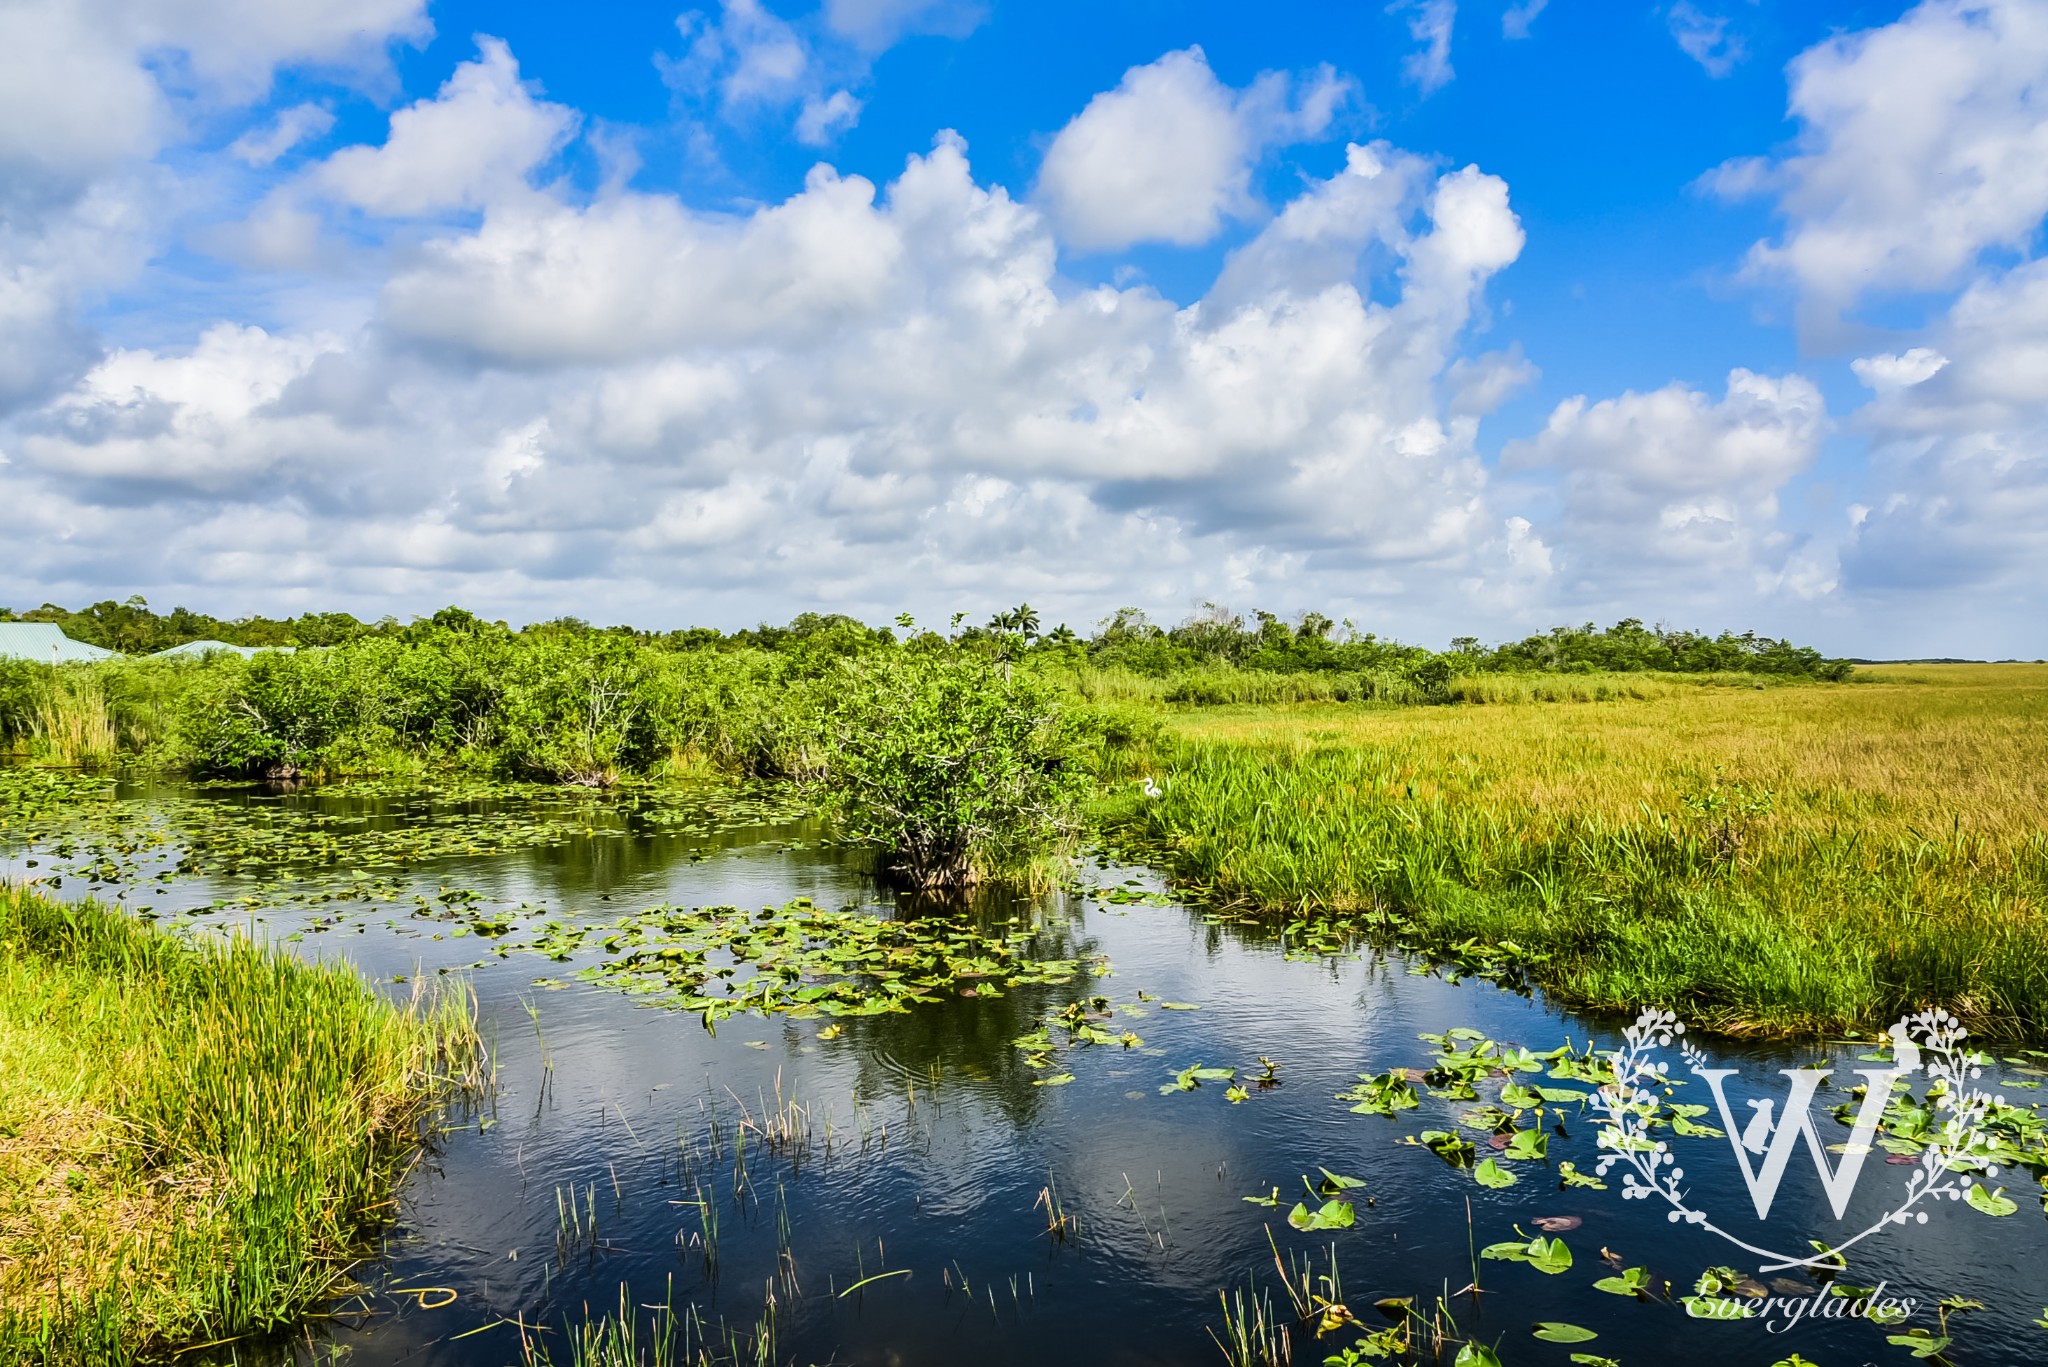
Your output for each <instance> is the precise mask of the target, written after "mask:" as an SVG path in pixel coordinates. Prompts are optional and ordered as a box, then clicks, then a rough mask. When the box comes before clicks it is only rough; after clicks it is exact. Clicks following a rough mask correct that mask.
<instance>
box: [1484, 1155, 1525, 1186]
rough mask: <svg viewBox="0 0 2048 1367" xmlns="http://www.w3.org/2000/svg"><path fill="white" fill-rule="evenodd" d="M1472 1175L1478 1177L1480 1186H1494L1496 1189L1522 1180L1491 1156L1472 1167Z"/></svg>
mask: <svg viewBox="0 0 2048 1367" xmlns="http://www.w3.org/2000/svg"><path fill="white" fill-rule="evenodd" d="M1472 1176H1473V1177H1475V1178H1477V1179H1478V1181H1479V1185H1480V1186H1482V1187H1492V1188H1494V1189H1495V1190H1496V1191H1497V1190H1499V1189H1500V1188H1502V1187H1511V1186H1513V1185H1514V1184H1515V1183H1516V1182H1518V1181H1519V1180H1521V1179H1519V1178H1517V1177H1516V1176H1515V1175H1514V1174H1513V1173H1511V1172H1509V1171H1508V1170H1507V1169H1506V1168H1504V1167H1502V1166H1501V1165H1500V1164H1498V1163H1496V1162H1494V1161H1493V1160H1492V1159H1491V1158H1487V1159H1483V1160H1481V1162H1480V1164H1479V1166H1478V1167H1476V1168H1474V1169H1472Z"/></svg>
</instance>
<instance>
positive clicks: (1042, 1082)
mask: <svg viewBox="0 0 2048 1367" xmlns="http://www.w3.org/2000/svg"><path fill="white" fill-rule="evenodd" d="M1073 1080H1074V1075H1073V1074H1072V1073H1054V1074H1053V1075H1052V1076H1051V1077H1035V1078H1033V1079H1031V1085H1032V1086H1034V1087H1064V1086H1066V1085H1067V1084H1068V1083H1069V1082H1072V1081H1073Z"/></svg>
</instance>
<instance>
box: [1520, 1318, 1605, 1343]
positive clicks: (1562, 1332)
mask: <svg viewBox="0 0 2048 1367" xmlns="http://www.w3.org/2000/svg"><path fill="white" fill-rule="evenodd" d="M1534 1332H1535V1334H1536V1337H1537V1338H1539V1339H1542V1340H1544V1341H1545V1342H1546V1343H1589V1342H1591V1341H1592V1340H1594V1339H1596V1338H1599V1337H1600V1336H1599V1335H1598V1334H1596V1333H1594V1332H1593V1331H1592V1330H1591V1329H1583V1328H1581V1327H1579V1326H1578V1325H1576V1324H1563V1323H1560V1322H1558V1321H1556V1320H1542V1321H1539V1322H1538V1323H1537V1325H1536V1329H1535V1331H1534Z"/></svg>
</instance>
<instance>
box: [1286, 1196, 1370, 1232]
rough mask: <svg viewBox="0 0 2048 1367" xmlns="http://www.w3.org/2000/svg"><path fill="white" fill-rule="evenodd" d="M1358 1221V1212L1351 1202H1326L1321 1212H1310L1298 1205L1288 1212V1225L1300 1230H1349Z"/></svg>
mask: <svg viewBox="0 0 2048 1367" xmlns="http://www.w3.org/2000/svg"><path fill="white" fill-rule="evenodd" d="M1357 1220H1358V1212H1357V1211H1356V1210H1355V1209H1353V1208H1352V1205H1351V1203H1350V1202H1349V1201H1325V1202H1323V1205H1322V1208H1321V1209H1320V1210H1313V1211H1312V1210H1310V1209H1309V1208H1308V1206H1307V1205H1306V1204H1305V1203H1304V1204H1297V1205H1296V1206H1295V1207H1294V1209H1293V1210H1290V1211H1288V1212H1287V1223H1288V1224H1290V1225H1293V1226H1294V1227H1295V1228H1296V1229H1299V1230H1316V1229H1349V1228H1351V1226H1352V1225H1353V1224H1355V1223H1357Z"/></svg>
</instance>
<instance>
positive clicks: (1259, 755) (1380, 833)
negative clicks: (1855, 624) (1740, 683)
mask: <svg viewBox="0 0 2048 1367" xmlns="http://www.w3.org/2000/svg"><path fill="white" fill-rule="evenodd" d="M1159 760H1160V763H1161V768H1162V770H1163V771H1164V772H1165V773H1166V774H1167V775H1168V776H1169V781H1168V783H1167V784H1166V789H1165V792H1164V794H1163V796H1161V797H1158V798H1156V799H1143V798H1139V797H1134V796H1125V797H1123V798H1121V799H1119V806H1118V809H1117V810H1116V811H1115V812H1113V813H1112V815H1111V817H1110V823H1111V826H1112V829H1114V830H1117V831H1119V832H1120V833H1122V834H1123V835H1124V836H1126V837H1127V838H1130V839H1131V840H1133V841H1134V842H1135V843H1138V844H1140V845H1142V846H1144V847H1145V848H1147V849H1150V850H1152V851H1155V852H1157V853H1158V856H1159V857H1160V858H1162V859H1163V860H1164V861H1165V862H1166V863H1167V864H1168V865H1169V866H1170V868H1171V869H1172V870H1173V871H1174V872H1175V873H1176V874H1177V875H1178V876H1179V877H1181V878H1182V879H1184V880H1187V881H1188V882H1191V883H1194V884H1198V885H1202V886H1205V887H1207V888H1209V889H1211V890H1212V891H1213V892H1214V893H1215V894H1216V895H1218V896H1220V897H1224V898H1227V899H1232V900H1236V901H1239V902H1242V903H1246V904H1252V905H1256V906H1260V907H1264V908H1271V909H1288V910H1294V911H1297V912H1308V913H1318V912H1341V913H1355V914H1357V915H1359V916H1360V917H1362V918H1363V919H1365V920H1367V921H1370V922H1372V923H1374V924H1375V925H1376V926H1377V927H1378V928H1379V929H1380V930H1381V931H1382V932H1383V933H1385V934H1387V935H1388V936H1391V937H1395V938H1399V939H1402V940H1405V941H1406V942H1408V943H1411V944H1414V945H1417V946H1419V947H1422V948H1425V949H1427V950H1430V951H1432V952H1436V953H1443V954H1451V955H1455V954H1456V953H1457V952H1458V947H1459V946H1461V945H1471V944H1475V943H1476V946H1477V947H1478V948H1479V949H1480V952H1481V953H1482V954H1483V953H1485V952H1486V949H1485V947H1487V946H1497V945H1500V944H1502V943H1504V942H1505V943H1507V944H1510V945H1511V946H1513V949H1512V950H1511V951H1510V952H1511V955H1512V956H1514V957H1517V958H1519V959H1521V960H1522V961H1523V962H1525V963H1526V964H1527V965H1528V966H1529V972H1530V975H1531V977H1532V978H1533V980H1534V981H1536V982H1538V983H1540V984H1542V985H1543V986H1544V987H1545V988H1547V989H1548V990H1549V991H1550V992H1551V993H1552V994H1553V995H1554V996H1556V997H1557V998H1559V999H1560V1000H1562V1001H1565V1002H1568V1003H1572V1004H1575V1005H1582V1006H1591V1007H1596V1008H1606V1009H1613V1010H1618V1011H1628V1012H1633V1011H1635V1010H1636V1009H1638V1008H1639V1007H1642V1006H1646V1005H1651V1004H1657V1005H1665V1006H1670V1007H1673V1008H1675V1009H1677V1010H1679V1011H1680V1012H1681V1013H1683V1014H1684V1015H1685V1016H1686V1017H1687V1018H1688V1019H1689V1020H1692V1021H1693V1022H1695V1023H1696V1024H1699V1025H1703V1026H1711V1027H1714V1028H1718V1029H1721V1030H1724V1031H1730V1032H1735V1033H1793V1032H1814V1031H1822V1032H1824V1031H1841V1030H1846V1029H1850V1028H1853V1027H1869V1026H1875V1025H1881V1024H1885V1023H1889V1022H1890V1021H1891V1020H1893V1019H1895V1018H1896V1017H1897V1016H1898V1015H1899V1014H1900V1013H1901V1012H1903V1011H1905V1010H1908V1009H1913V1008H1917V1007H1921V1006H1926V1005H1933V1004H1939V1005H1943V1006H1946V1007H1948V1008H1949V1009H1951V1010H1953V1011H1955V1012H1957V1014H1959V1015H1961V1016H1962V1017H1963V1018H1964V1019H1965V1020H1966V1021H1968V1022H1969V1023H1970V1025H1971V1028H1972V1029H1973V1030H1975V1031H1977V1032H1978V1033H1980V1034H1987V1035H1997V1036H2003V1037H2017V1036H2034V1037H2039V1036H2042V1035H2044V1034H2048V668H2042V667H2039V666H2029V665H1985V666H1919V667H1893V668H1888V669H1883V670H1879V671H1874V672H1873V673H1872V674H1871V676H1870V678H1869V681H1867V682H1858V683H1853V684H1817V685H1813V686H1809V687H1800V688H1772V689H1768V690H1762V691H1758V690H1753V689H1726V688H1692V687H1687V688H1674V689H1672V691H1670V692H1668V693H1661V694H1660V695H1659V696H1654V697H1648V698H1628V697H1622V698H1615V699H1611V700H1608V701H1592V702H1585V703H1542V702H1529V703H1526V704H1522V705H1514V704H1513V702H1512V700H1510V701H1509V704H1508V705H1501V706H1481V707H1450V708H1429V709H1357V708H1351V709H1340V708H1335V707H1316V706H1304V707H1291V708H1223V709H1214V710H1208V711H1203V712H1198V713H1182V714H1178V715H1176V716H1174V717H1172V718H1171V719H1170V732H1169V739H1167V740H1166V741H1165V742H1163V743H1162V745H1161V748H1160V754H1159ZM1465 952H1466V953H1467V954H1470V953H1471V950H1470V949H1468V950H1466V951H1465Z"/></svg>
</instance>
